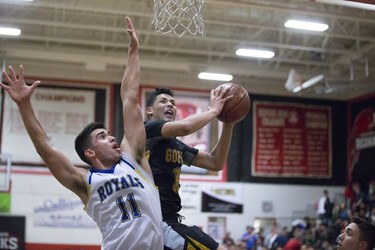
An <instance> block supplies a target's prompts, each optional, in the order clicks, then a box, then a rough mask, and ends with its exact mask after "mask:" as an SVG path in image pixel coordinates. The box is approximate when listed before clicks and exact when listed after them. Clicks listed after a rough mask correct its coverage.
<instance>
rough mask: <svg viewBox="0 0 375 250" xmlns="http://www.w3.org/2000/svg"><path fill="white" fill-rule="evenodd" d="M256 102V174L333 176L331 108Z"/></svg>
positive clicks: (254, 136)
mask: <svg viewBox="0 0 375 250" xmlns="http://www.w3.org/2000/svg"><path fill="white" fill-rule="evenodd" d="M253 105H254V110H253V119H254V120H253V126H254V127H253V129H254V131H253V158H252V159H253V164H252V175H253V176H262V177H302V178H330V177H331V174H332V166H331V165H332V160H331V109H330V107H328V106H315V105H302V104H294V103H274V102H258V101H255V102H254V103H253Z"/></svg>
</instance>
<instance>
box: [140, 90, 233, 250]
mask: <svg viewBox="0 0 375 250" xmlns="http://www.w3.org/2000/svg"><path fill="white" fill-rule="evenodd" d="M227 91H228V89H221V88H217V89H214V90H212V91H211V94H210V107H209V108H208V110H207V111H205V112H202V113H199V114H194V115H191V116H188V117H186V118H184V119H182V120H178V121H175V118H176V111H177V108H176V102H175V99H174V97H173V93H172V91H171V90H170V89H167V88H157V89H156V90H155V91H154V92H152V93H151V94H150V95H149V97H148V98H147V103H146V106H147V107H146V115H147V119H148V121H146V122H145V127H146V134H147V143H146V154H147V156H148V159H149V162H150V166H151V169H152V172H153V176H154V180H155V184H156V185H157V186H158V188H159V193H160V199H161V207H162V214H163V220H164V221H165V222H167V224H168V225H169V226H170V227H171V228H170V230H169V231H166V230H165V232H167V234H165V235H164V245H165V248H164V249H209V250H212V249H226V248H225V247H224V246H222V245H219V243H217V242H216V241H215V240H214V239H213V238H211V237H210V236H209V235H207V234H205V233H204V232H202V231H201V230H200V229H199V228H198V227H196V226H192V227H188V226H186V225H184V224H182V223H181V217H182V216H180V215H179V214H178V213H179V211H180V210H181V207H182V206H181V198H180V196H179V193H178V190H179V188H180V183H179V180H180V173H181V166H182V165H183V164H185V165H187V166H190V165H194V166H196V167H200V168H204V169H207V170H213V171H220V170H222V169H223V165H224V163H225V161H226V158H227V156H228V152H229V148H230V144H231V138H232V132H233V127H234V123H224V124H223V130H222V133H221V135H220V138H219V141H218V142H217V144H216V145H215V147H214V148H213V149H212V150H211V152H205V151H202V150H198V149H195V148H192V147H190V146H188V145H186V144H184V143H183V142H182V141H180V140H178V139H176V137H178V136H186V135H189V134H192V133H194V132H196V131H198V130H199V129H201V128H203V127H204V126H205V125H207V124H208V123H210V122H211V121H212V120H214V119H215V118H216V117H217V115H218V114H220V112H221V110H222V108H223V105H224V103H225V102H226V101H227V100H229V99H231V98H233V96H232V95H231V96H228V97H225V98H224V95H225V93H227Z"/></svg>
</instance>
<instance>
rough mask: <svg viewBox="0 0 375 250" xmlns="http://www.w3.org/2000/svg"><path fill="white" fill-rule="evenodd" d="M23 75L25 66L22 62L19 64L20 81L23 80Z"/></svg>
mask: <svg viewBox="0 0 375 250" xmlns="http://www.w3.org/2000/svg"><path fill="white" fill-rule="evenodd" d="M23 75H24V68H23V65H22V64H21V65H20V66H19V80H20V81H23Z"/></svg>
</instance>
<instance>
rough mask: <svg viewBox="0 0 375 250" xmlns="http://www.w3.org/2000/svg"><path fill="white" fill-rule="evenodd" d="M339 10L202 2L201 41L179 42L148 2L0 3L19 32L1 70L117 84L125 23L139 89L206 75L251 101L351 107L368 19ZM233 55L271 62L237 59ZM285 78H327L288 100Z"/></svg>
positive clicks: (190, 84)
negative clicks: (315, 28)
mask: <svg viewBox="0 0 375 250" xmlns="http://www.w3.org/2000/svg"><path fill="white" fill-rule="evenodd" d="M160 1H165V0H160ZM170 1H172V0H170ZM173 1H176V0H173ZM326 2H330V3H331V4H327V3H326ZM345 2H347V1H343V0H330V1H324V0H321V1H319V0H315V1H308V0H227V1H220V0H206V1H205V2H204V6H203V10H202V14H203V19H204V23H205V31H206V34H205V36H203V37H202V36H199V35H198V36H192V35H190V34H185V35H184V36H182V37H181V38H178V37H177V36H176V35H174V34H161V33H157V32H154V30H153V25H152V13H153V1H152V0H34V1H33V2H23V1H21V0H0V26H1V25H8V26H14V27H19V28H21V29H22V34H21V36H19V37H4V36H0V52H1V56H2V59H3V60H4V61H5V63H6V65H14V66H17V65H18V64H21V63H22V64H24V65H25V70H26V75H27V76H36V77H43V78H59V79H60V78H64V79H74V80H85V81H106V82H119V81H120V80H121V77H122V72H123V69H124V66H125V63H126V56H127V46H128V35H127V33H126V25H125V21H124V16H125V15H128V16H130V17H131V18H132V20H133V23H134V25H135V28H136V30H137V33H138V36H139V40H140V44H141V80H142V84H145V85H164V86H172V87H185V88H196V89H211V88H213V87H215V86H217V85H218V84H219V83H218V82H214V81H204V80H199V79H198V78H197V74H198V73H199V72H201V71H212V72H218V73H229V74H233V75H234V79H233V80H232V81H233V82H237V83H240V84H242V85H243V86H245V87H246V88H247V90H248V91H249V92H250V93H257V94H270V95H284V96H302V97H314V98H325V99H326V98H328V99H340V100H348V99H350V98H353V97H357V96H361V95H363V94H366V93H369V92H375V10H374V8H373V9H372V10H369V9H363V8H354V7H348V6H345V5H344V3H345ZM372 7H374V5H372ZM289 18H297V19H304V20H314V21H323V22H325V23H327V24H329V26H330V28H329V29H328V30H327V31H325V32H322V33H318V32H307V31H297V30H290V29H287V28H285V27H284V25H283V24H284V22H285V21H286V20H287V19H289ZM240 47H248V48H265V49H272V50H274V51H275V53H276V55H275V57H274V58H272V59H270V60H266V59H261V60H260V59H248V58H243V57H238V56H236V55H235V50H236V49H237V48H240ZM291 68H294V69H295V70H296V71H297V72H299V73H300V74H301V75H302V77H303V78H305V79H309V78H311V77H313V76H316V75H319V74H324V75H325V76H326V78H325V80H324V81H321V82H320V83H318V84H317V85H315V86H314V87H312V88H311V89H307V90H305V91H303V92H301V93H298V94H293V93H291V92H288V91H287V90H286V89H285V86H284V84H285V82H286V79H287V77H288V72H289V70H290V69H291Z"/></svg>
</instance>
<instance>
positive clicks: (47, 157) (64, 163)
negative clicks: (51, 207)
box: [0, 65, 87, 202]
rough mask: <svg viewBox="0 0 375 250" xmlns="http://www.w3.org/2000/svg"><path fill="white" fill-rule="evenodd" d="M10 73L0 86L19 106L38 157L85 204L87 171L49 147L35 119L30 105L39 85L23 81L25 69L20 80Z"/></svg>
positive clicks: (5, 75) (20, 71) (45, 136)
mask: <svg viewBox="0 0 375 250" xmlns="http://www.w3.org/2000/svg"><path fill="white" fill-rule="evenodd" d="M8 71H9V73H7V72H5V71H3V77H4V79H5V81H6V82H7V83H6V84H5V83H0V84H1V87H2V88H3V89H5V90H6V91H7V92H8V93H9V95H10V97H11V98H12V100H13V101H14V102H15V103H16V104H17V106H18V109H19V111H20V114H21V117H22V121H23V123H24V126H25V128H26V130H27V133H28V134H29V137H30V139H31V141H32V143H33V144H34V147H35V149H36V151H37V153H38V154H39V155H40V156H41V158H42V159H43V160H44V162H45V163H46V165H47V166H48V168H49V170H50V171H51V173H52V174H53V175H54V176H55V178H56V179H57V180H58V181H59V182H60V183H61V184H62V185H64V186H65V187H67V188H68V189H70V190H72V191H73V192H75V193H76V194H77V195H78V196H79V197H80V198H81V200H82V201H83V202H85V201H86V200H87V191H86V187H85V184H84V176H85V175H84V171H83V170H82V169H78V168H76V167H74V166H73V164H72V163H71V162H70V160H69V159H68V158H67V157H66V156H65V155H64V154H63V153H61V152H60V151H58V150H57V149H55V148H53V147H52V146H51V144H50V143H49V140H48V136H47V134H46V132H45V130H44V129H43V126H42V125H41V124H40V122H39V121H38V119H37V118H36V116H35V113H34V110H33V108H32V105H31V101H30V98H31V95H32V93H33V92H34V90H35V88H36V87H37V86H38V85H39V84H40V81H36V82H34V83H33V84H32V85H30V86H28V85H27V84H26V83H25V81H24V68H23V66H22V65H20V67H19V77H17V76H16V73H15V71H14V70H13V68H12V67H11V66H10V67H9V70H8Z"/></svg>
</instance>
